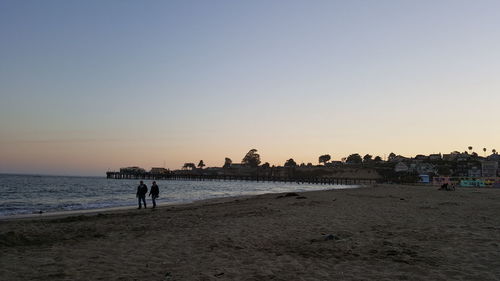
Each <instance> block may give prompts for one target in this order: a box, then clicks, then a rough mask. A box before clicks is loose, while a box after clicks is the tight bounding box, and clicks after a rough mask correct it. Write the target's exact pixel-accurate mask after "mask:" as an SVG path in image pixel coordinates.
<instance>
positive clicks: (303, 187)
mask: <svg viewBox="0 0 500 281" xmlns="http://www.w3.org/2000/svg"><path fill="white" fill-rule="evenodd" d="M144 182H145V183H146V185H147V186H148V189H149V188H150V186H151V183H152V180H144ZM156 182H157V184H158V186H159V187H160V198H159V199H158V200H157V203H159V204H162V203H172V204H175V203H188V202H193V201H196V200H204V199H211V198H220V197H232V196H242V195H256V194H264V193H279V192H300V191H309V190H325V189H341V188H352V187H355V186H347V185H317V184H297V183H283V182H251V181H220V180H217V181H188V180H157V181H156ZM138 185H139V180H114V179H106V178H104V177H65V176H37V175H5V174H3V175H2V174H0V216H10V215H16V214H33V213H40V212H44V213H45V212H61V211H74V210H88V209H101V208H111V207H125V206H134V205H137V199H136V197H135V194H136V190H137V186H138ZM147 201H148V204H150V202H151V201H150V199H149V197H148V198H147Z"/></svg>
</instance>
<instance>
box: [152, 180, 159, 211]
mask: <svg viewBox="0 0 500 281" xmlns="http://www.w3.org/2000/svg"><path fill="white" fill-rule="evenodd" d="M159 195H160V188H159V187H158V185H157V184H156V182H155V181H154V182H153V185H151V191H149V196H151V201H153V209H154V208H156V198H158V197H159Z"/></svg>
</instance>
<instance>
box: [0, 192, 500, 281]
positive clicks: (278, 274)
mask: <svg viewBox="0 0 500 281" xmlns="http://www.w3.org/2000/svg"><path fill="white" fill-rule="evenodd" d="M284 195H285V194H266V195H259V196H255V197H245V198H239V199H234V198H232V199H224V200H211V201H205V202H197V203H193V204H186V205H178V206H167V207H161V208H157V209H155V210H152V209H146V210H145V209H142V210H120V211H111V212H101V213H98V214H85V215H76V216H75V215H71V216H59V217H44V218H39V219H15V220H2V221H0V253H1V255H0V280H9V281H15V280H256V281H257V280H500V190H498V189H465V188H459V189H458V190H457V191H438V190H437V188H435V187H424V186H398V185H379V186H370V187H363V188H359V189H348V190H331V191H313V192H303V193H300V194H299V195H300V196H284Z"/></svg>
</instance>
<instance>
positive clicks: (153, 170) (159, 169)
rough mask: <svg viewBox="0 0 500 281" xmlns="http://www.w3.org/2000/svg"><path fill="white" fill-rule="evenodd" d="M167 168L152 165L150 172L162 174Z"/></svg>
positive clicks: (165, 172) (166, 172)
mask: <svg viewBox="0 0 500 281" xmlns="http://www.w3.org/2000/svg"><path fill="white" fill-rule="evenodd" d="M168 172H169V170H168V169H165V168H157V167H153V168H151V171H150V173H151V174H153V175H162V174H168Z"/></svg>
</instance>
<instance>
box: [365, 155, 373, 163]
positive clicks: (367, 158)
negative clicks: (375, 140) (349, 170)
mask: <svg viewBox="0 0 500 281" xmlns="http://www.w3.org/2000/svg"><path fill="white" fill-rule="evenodd" d="M372 157H373V156H371V155H370V154H366V155H365V156H363V162H364V163H369V162H371V161H372Z"/></svg>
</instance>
